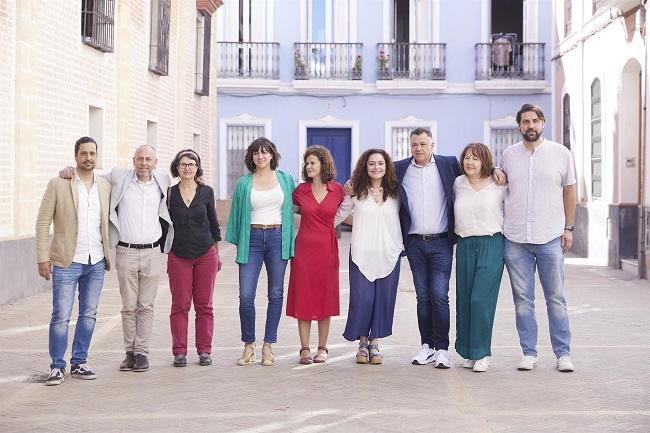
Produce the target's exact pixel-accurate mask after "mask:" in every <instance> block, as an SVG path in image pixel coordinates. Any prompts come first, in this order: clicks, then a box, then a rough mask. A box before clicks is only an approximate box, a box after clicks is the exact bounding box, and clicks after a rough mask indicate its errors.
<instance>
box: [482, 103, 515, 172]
mask: <svg viewBox="0 0 650 433" xmlns="http://www.w3.org/2000/svg"><path fill="white" fill-rule="evenodd" d="M493 129H514V130H517V129H518V128H517V119H516V118H515V117H514V116H512V115H509V116H505V117H502V118H500V119H492V120H486V121H484V122H483V143H484V144H485V145H487V147H489V148H490V152H492V156H493V157H494V158H495V161H494V165H499V164H500V163H501V161H497V160H496V157H495V155H494V154H495V149H494V145H493V144H492V143H491V141H490V139H491V137H492V134H491V131H492V130H493ZM519 141H521V140H519ZM515 143H518V141H516V142H515ZM515 143H513V144H515Z"/></svg>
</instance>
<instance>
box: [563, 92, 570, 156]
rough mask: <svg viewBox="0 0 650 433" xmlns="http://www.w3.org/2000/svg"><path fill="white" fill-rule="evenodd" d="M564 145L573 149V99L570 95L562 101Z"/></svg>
mask: <svg viewBox="0 0 650 433" xmlns="http://www.w3.org/2000/svg"><path fill="white" fill-rule="evenodd" d="M562 144H564V146H566V148H567V149H571V99H570V98H569V94H568V93H567V94H566V95H564V98H563V99H562Z"/></svg>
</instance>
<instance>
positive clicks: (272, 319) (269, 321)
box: [239, 228, 287, 343]
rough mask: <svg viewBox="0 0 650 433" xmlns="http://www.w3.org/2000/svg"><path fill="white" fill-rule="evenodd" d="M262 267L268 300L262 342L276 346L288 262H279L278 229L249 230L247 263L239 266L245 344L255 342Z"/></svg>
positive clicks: (280, 258)
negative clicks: (259, 280)
mask: <svg viewBox="0 0 650 433" xmlns="http://www.w3.org/2000/svg"><path fill="white" fill-rule="evenodd" d="M262 263H264V265H265V266H266V276H267V279H268V299H269V303H268V306H267V309H266V328H265V331H264V341H265V342H267V343H275V342H276V341H277V339H278V324H279V323H280V316H281V315H282V301H283V297H284V287H283V286H284V271H285V269H286V268H287V260H282V229H281V228H274V229H266V230H264V229H253V228H251V237H250V244H249V246H248V263H244V264H241V263H240V264H239V321H240V324H241V339H242V341H243V342H244V343H252V342H254V341H255V293H256V291H257V282H258V279H259V277H260V271H261V270H262Z"/></svg>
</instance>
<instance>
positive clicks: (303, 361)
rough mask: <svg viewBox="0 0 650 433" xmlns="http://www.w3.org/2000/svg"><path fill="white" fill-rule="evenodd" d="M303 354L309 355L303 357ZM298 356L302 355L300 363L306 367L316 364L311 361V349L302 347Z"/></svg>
mask: <svg viewBox="0 0 650 433" xmlns="http://www.w3.org/2000/svg"><path fill="white" fill-rule="evenodd" d="M303 352H307V355H305V356H303V354H302V353H303ZM298 354H299V355H300V360H299V361H298V362H299V363H301V364H303V365H305V364H311V363H312V362H314V361H313V360H312V359H311V352H310V351H309V347H301V348H300V352H298Z"/></svg>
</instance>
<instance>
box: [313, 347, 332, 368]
mask: <svg viewBox="0 0 650 433" xmlns="http://www.w3.org/2000/svg"><path fill="white" fill-rule="evenodd" d="M323 352H324V353H323ZM328 354H329V350H327V347H325V346H318V352H317V353H316V356H314V363H316V364H323V363H325V362H326V361H327V355H328Z"/></svg>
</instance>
